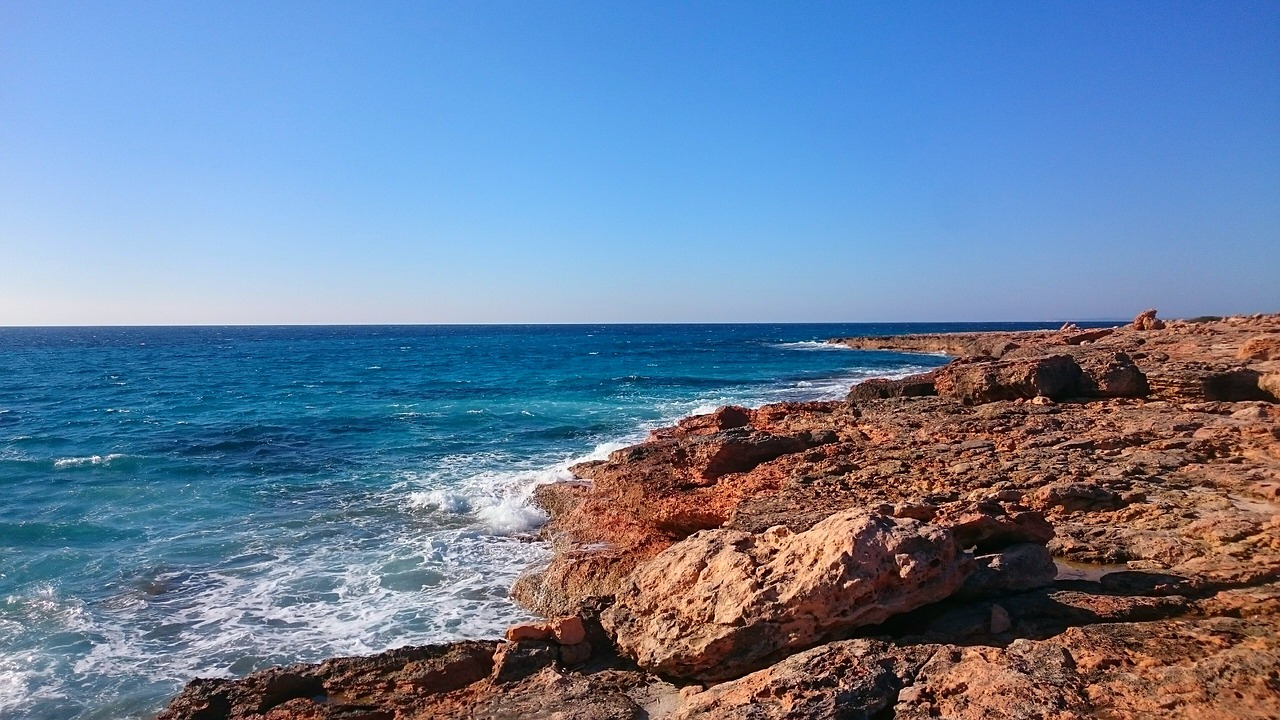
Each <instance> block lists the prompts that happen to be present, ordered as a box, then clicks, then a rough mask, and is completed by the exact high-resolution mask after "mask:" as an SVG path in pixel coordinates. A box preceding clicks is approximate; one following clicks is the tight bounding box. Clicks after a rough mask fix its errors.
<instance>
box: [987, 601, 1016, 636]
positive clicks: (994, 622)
mask: <svg viewBox="0 0 1280 720" xmlns="http://www.w3.org/2000/svg"><path fill="white" fill-rule="evenodd" d="M1011 627H1013V620H1012V619H1010V617H1009V611H1008V610H1005V609H1004V608H1003V607H1001V606H999V605H992V606H991V633H992V634H993V635H999V634H1000V633H1002V632H1008V631H1009V628H1011Z"/></svg>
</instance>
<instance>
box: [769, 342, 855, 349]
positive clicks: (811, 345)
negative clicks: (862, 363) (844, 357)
mask: <svg viewBox="0 0 1280 720" xmlns="http://www.w3.org/2000/svg"><path fill="white" fill-rule="evenodd" d="M773 347H776V348H781V349H784V350H810V351H812V350H852V349H853V348H851V347H849V346H848V345H837V344H835V343H829V342H821V341H818V340H801V341H799V342H785V343H775V344H774V345H773Z"/></svg>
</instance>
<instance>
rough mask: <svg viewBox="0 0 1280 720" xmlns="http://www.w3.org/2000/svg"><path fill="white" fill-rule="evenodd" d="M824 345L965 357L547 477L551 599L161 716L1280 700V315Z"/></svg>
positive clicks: (1016, 712)
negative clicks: (420, 643) (489, 637)
mask: <svg viewBox="0 0 1280 720" xmlns="http://www.w3.org/2000/svg"><path fill="white" fill-rule="evenodd" d="M832 342H839V343H843V344H846V345H849V346H850V347H856V348H865V349H877V348H879V349H894V350H910V351H918V352H942V353H946V354H949V355H956V356H958V357H957V359H956V360H954V361H952V362H951V363H950V364H948V365H946V366H945V367H942V368H940V369H938V370H936V371H934V372H931V373H927V374H923V375H918V376H913V377H910V378H905V379H901V380H879V381H876V380H873V381H868V382H865V383H862V384H860V385H857V386H855V387H854V388H852V390H851V392H850V394H849V397H848V398H847V399H846V400H844V401H832V402H809V403H783V404H778V405H768V406H764V407H761V408H757V409H747V408H738V407H726V408H721V409H720V410H718V411H716V412H715V413H712V414H710V415H702V416H694V417H690V418H686V419H685V420H683V421H681V422H680V423H679V424H678V425H676V426H675V427H672V428H665V429H662V430H657V431H654V432H653V433H651V435H650V437H649V438H648V439H647V440H646V441H645V442H643V443H641V444H639V445H635V446H632V447H629V448H624V449H622V450H619V451H617V452H615V453H613V454H612V455H611V456H610V457H609V458H608V459H607V460H605V461H598V462H590V463H583V464H581V465H577V466H575V467H574V468H572V470H573V472H574V474H575V475H576V476H577V478H578V480H576V481H573V482H568V483H559V484H554V485H547V486H544V487H541V488H539V489H538V491H537V493H536V495H535V499H536V501H537V502H538V503H539V504H540V505H542V506H543V507H544V508H545V509H546V510H547V511H548V513H549V514H550V515H551V520H550V522H549V523H548V524H547V525H546V526H545V527H544V529H543V533H544V535H545V537H546V538H547V539H548V540H549V541H550V542H551V543H552V546H553V549H554V554H553V557H552V560H551V562H550V563H549V564H548V565H547V566H546V567H542V568H538V569H536V570H534V571H531V572H530V573H528V574H526V575H525V576H524V577H523V578H522V579H521V580H520V581H519V582H518V583H517V585H516V586H515V588H513V596H514V597H515V598H516V599H517V600H518V601H519V602H521V603H522V604H524V605H526V606H527V607H529V608H531V609H532V610H534V611H536V612H538V613H540V614H543V615H545V616H546V617H548V618H552V619H551V620H548V621H547V622H545V623H537V624H528V625H521V626H515V627H513V628H511V629H509V630H508V632H507V637H506V639H505V640H501V641H498V640H495V641H488V642H459V643H452V644H448V645H439V646H426V647H410V648H401V649H398V650H393V651H388V652H386V653H382V654H379V655H375V656H371V657H367V658H338V659H333V660H329V661H326V662H324V663H321V664H318V665H293V666H289V667H284V668H276V669H272V670H267V671H264V672H260V673H255V674H253V675H250V676H248V677H246V678H243V679H240V680H205V679H202V680H195V681H192V682H191V683H190V684H189V685H188V686H187V687H186V689H184V690H183V691H182V693H180V694H179V695H178V696H177V697H175V698H174V699H173V701H172V702H171V703H170V705H169V707H168V708H167V709H166V710H165V711H164V712H162V713H161V715H160V718H163V719H164V720H178V719H191V720H197V719H199V720H215V719H221V718H235V719H248V718H255V719H257V718H261V719H263V720H267V719H272V720H285V719H286V718H298V719H304V718H305V719H308V720H310V719H321V718H324V719H332V720H338V719H339V718H341V719H343V720H357V719H362V720H390V719H393V718H394V719H397V720H400V719H407V718H564V719H570V718H581V719H583V720H586V719H596V718H599V719H606V718H628V719H630V718H652V719H654V720H658V719H661V718H669V719H672V720H676V719H692V718H705V719H710V718H725V719H728V718H760V719H766V718H902V719H906V718H928V717H947V718H1027V717H1039V718H1061V719H1067V718H1083V717H1107V718H1128V717H1176V718H1215V717H1218V718H1228V717H1230V718H1264V717H1280V405H1277V404H1276V403H1277V401H1278V400H1280V315H1255V316H1249V317H1232V318H1197V319H1196V320H1194V321H1177V320H1174V321H1169V322H1167V323H1166V322H1163V321H1161V320H1159V319H1157V318H1156V315H1155V313H1154V312H1153V311H1149V312H1147V313H1143V314H1142V315H1140V316H1138V318H1136V319H1135V321H1134V323H1133V324H1131V325H1128V326H1124V327H1119V328H1114V329H1104V330H1079V329H1077V328H1074V327H1070V326H1068V327H1064V328H1063V329H1062V330H1061V331H1056V332H1044V331H1042V332H1021V333H970V334H956V335H919V336H904V337H891V338H841V339H836V340H833V341H832Z"/></svg>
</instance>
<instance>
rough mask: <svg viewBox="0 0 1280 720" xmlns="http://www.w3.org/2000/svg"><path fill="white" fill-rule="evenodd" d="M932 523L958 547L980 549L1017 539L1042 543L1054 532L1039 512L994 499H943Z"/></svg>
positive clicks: (992, 548) (999, 546)
mask: <svg viewBox="0 0 1280 720" xmlns="http://www.w3.org/2000/svg"><path fill="white" fill-rule="evenodd" d="M933 523H934V524H935V525H940V526H942V527H945V528H947V529H949V530H951V532H952V533H953V534H954V535H955V539H956V542H958V543H960V547H962V548H977V550H978V552H982V553H992V552H997V551H999V550H1003V549H1004V548H1006V547H1009V546H1010V545H1017V544H1019V543H1035V544H1038V545H1044V544H1045V543H1047V542H1049V541H1050V540H1052V539H1053V534H1054V533H1053V526H1052V525H1050V524H1049V523H1048V521H1046V520H1045V519H1044V516H1043V515H1041V514H1040V513H1039V512H1036V511H1034V510H1030V509H1028V508H1025V507H1022V506H1021V505H1018V504H1016V503H1002V502H996V501H994V500H984V501H981V502H953V503H947V504H945V505H942V506H940V507H939V508H938V512H937V514H936V515H935V516H934V519H933Z"/></svg>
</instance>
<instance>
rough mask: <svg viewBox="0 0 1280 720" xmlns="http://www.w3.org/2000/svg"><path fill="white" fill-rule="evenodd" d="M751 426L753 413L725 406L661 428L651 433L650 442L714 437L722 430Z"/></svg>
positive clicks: (740, 407) (736, 406)
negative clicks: (690, 437) (666, 439)
mask: <svg viewBox="0 0 1280 720" xmlns="http://www.w3.org/2000/svg"><path fill="white" fill-rule="evenodd" d="M750 424H751V411H750V410H748V409H747V408H744V407H742V406H740V405H725V406H723V407H720V408H716V411H715V412H711V413H706V414H705V415H690V416H689V417H687V418H684V419H683V420H681V421H680V422H678V423H676V425H675V426H674V427H666V428H659V429H657V430H652V431H650V432H649V440H650V441H653V440H662V439H665V438H679V437H688V436H690V435H713V434H715V433H718V432H720V431H722V430H733V429H734V428H740V427H747V426H748V425H750Z"/></svg>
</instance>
